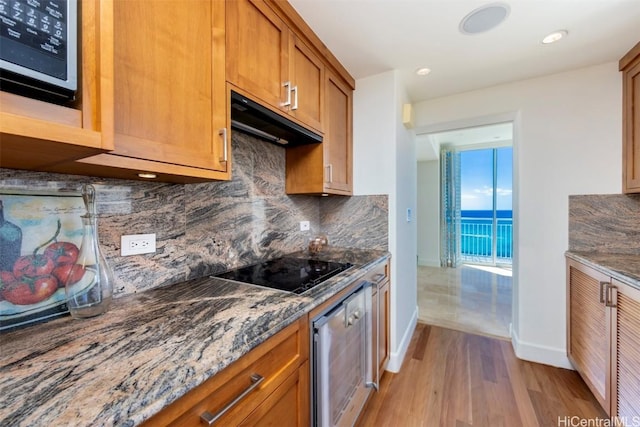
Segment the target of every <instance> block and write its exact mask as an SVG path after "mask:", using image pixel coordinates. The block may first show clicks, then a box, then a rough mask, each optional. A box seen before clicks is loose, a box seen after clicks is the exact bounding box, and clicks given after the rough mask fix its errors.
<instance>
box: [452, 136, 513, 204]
mask: <svg viewBox="0 0 640 427" xmlns="http://www.w3.org/2000/svg"><path fill="white" fill-rule="evenodd" d="M512 158H513V150H512V148H511V147H503V148H498V185H497V190H496V193H497V208H498V210H511V209H512V203H511V194H512V192H513V160H512ZM460 174H461V183H460V187H461V190H462V210H491V209H493V150H492V149H483V150H469V151H462V152H461V155H460Z"/></svg>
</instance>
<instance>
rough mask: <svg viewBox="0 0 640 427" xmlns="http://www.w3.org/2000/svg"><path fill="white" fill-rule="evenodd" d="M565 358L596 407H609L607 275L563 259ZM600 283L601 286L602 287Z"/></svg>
mask: <svg viewBox="0 0 640 427" xmlns="http://www.w3.org/2000/svg"><path fill="white" fill-rule="evenodd" d="M567 282H568V286H567V292H568V295H567V304H568V307H567V326H568V328H567V355H568V356H569V360H571V363H572V364H573V366H574V367H575V368H576V370H577V371H578V372H579V373H580V374H581V376H582V378H583V379H584V381H585V383H586V384H587V385H588V386H589V388H590V389H591V391H592V393H593V394H594V395H595V397H596V399H598V402H600V405H602V407H603V408H604V409H605V411H607V413H609V411H610V408H611V376H610V375H609V367H610V366H611V364H610V362H611V355H610V345H609V342H610V336H611V333H610V331H611V316H610V310H609V309H608V308H607V307H606V306H605V305H604V299H603V298H604V292H603V291H604V288H605V286H606V284H609V283H610V279H609V277H608V276H606V275H604V274H602V273H599V272H597V271H595V270H593V269H591V268H589V267H586V266H584V265H582V264H580V263H578V262H575V261H573V260H567ZM603 284H604V285H603Z"/></svg>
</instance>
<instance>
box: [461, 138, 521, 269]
mask: <svg viewBox="0 0 640 427" xmlns="http://www.w3.org/2000/svg"><path fill="white" fill-rule="evenodd" d="M512 164H513V149H512V148H511V147H500V148H488V149H479V150H467V151H461V152H460V193H461V200H460V231H459V233H460V234H459V235H460V259H461V261H462V262H472V263H481V264H492V265H510V264H511V263H512V257H513V211H512V188H513V185H512V181H513V178H512V176H513V173H512V168H513V167H512Z"/></svg>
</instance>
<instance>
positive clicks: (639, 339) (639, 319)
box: [611, 280, 640, 425]
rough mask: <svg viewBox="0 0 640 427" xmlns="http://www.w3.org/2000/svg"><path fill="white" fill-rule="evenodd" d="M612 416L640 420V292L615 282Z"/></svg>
mask: <svg viewBox="0 0 640 427" xmlns="http://www.w3.org/2000/svg"><path fill="white" fill-rule="evenodd" d="M611 298H612V299H613V301H612V307H611V310H612V311H611V314H612V322H613V325H612V326H613V331H614V334H613V336H612V338H613V339H612V351H611V355H612V362H613V363H612V367H611V368H612V372H611V376H612V383H613V385H614V386H615V388H614V390H613V391H612V394H613V396H614V397H613V402H612V414H611V415H612V416H617V417H618V418H620V419H621V420H623V421H625V420H626V421H627V422H629V423H631V422H632V420H634V419H635V420H636V422H638V420H640V290H638V289H636V288H633V287H631V286H629V285H627V284H624V283H622V282H619V281H617V280H612V295H611ZM630 425H633V424H630Z"/></svg>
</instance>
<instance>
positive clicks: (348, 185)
mask: <svg viewBox="0 0 640 427" xmlns="http://www.w3.org/2000/svg"><path fill="white" fill-rule="evenodd" d="M326 76H327V77H326V80H325V94H326V96H325V106H326V114H325V117H326V120H325V135H324V141H323V144H324V155H325V163H324V165H323V166H324V169H325V176H324V180H325V184H324V186H325V190H326V191H327V192H333V193H336V194H346V195H350V194H351V192H352V185H353V183H352V150H353V147H352V116H353V112H352V108H353V107H352V104H353V91H352V90H351V88H350V87H348V86H347V85H346V84H345V83H344V82H342V80H340V79H339V78H338V77H336V76H335V75H333V73H331V72H327V73H326Z"/></svg>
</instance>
